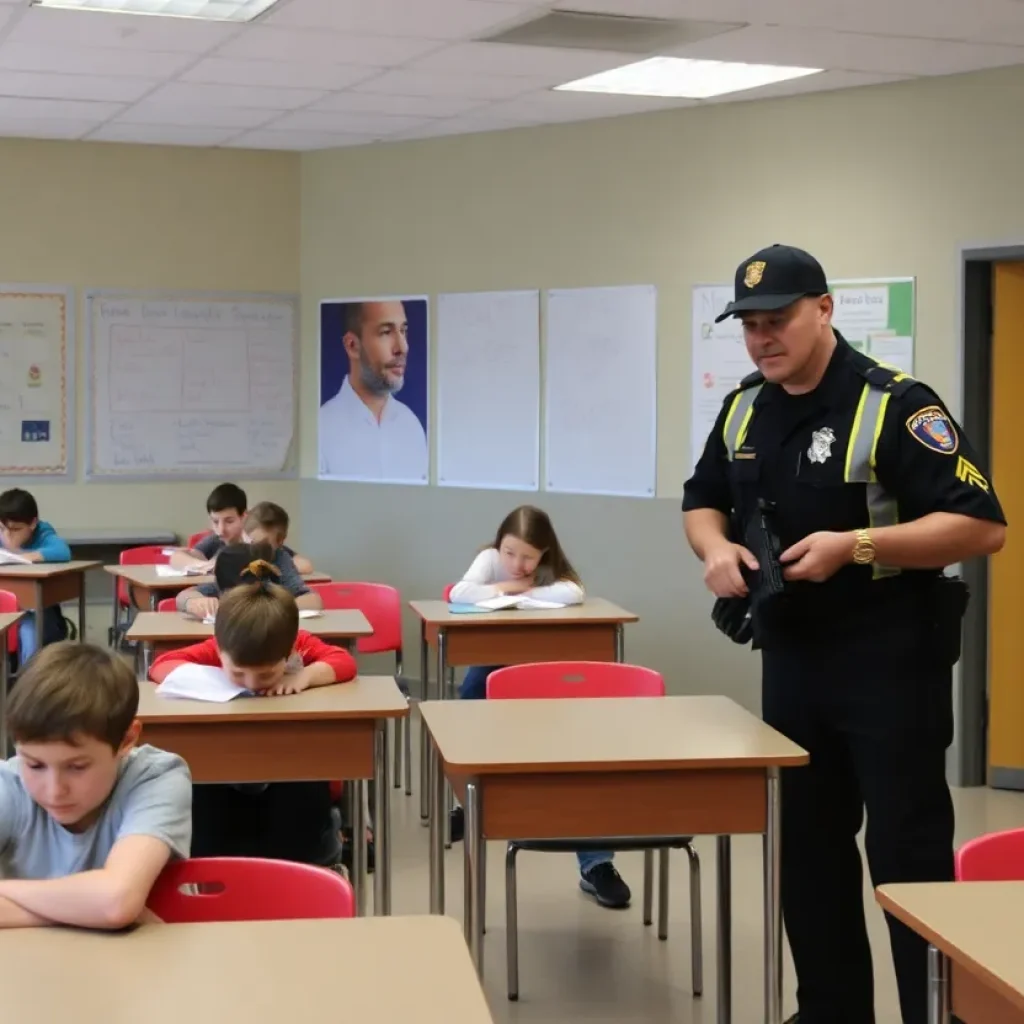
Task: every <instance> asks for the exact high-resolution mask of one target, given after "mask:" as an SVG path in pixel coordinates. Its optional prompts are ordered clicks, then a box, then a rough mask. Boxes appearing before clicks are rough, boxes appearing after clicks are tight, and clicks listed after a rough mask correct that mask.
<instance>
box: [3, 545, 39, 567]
mask: <svg viewBox="0 0 1024 1024" xmlns="http://www.w3.org/2000/svg"><path fill="white" fill-rule="evenodd" d="M31 564H32V561H31V559H28V558H26V557H25V556H24V555H16V554H15V553H14V552H13V551H7V550H5V549H4V548H0V565H31Z"/></svg>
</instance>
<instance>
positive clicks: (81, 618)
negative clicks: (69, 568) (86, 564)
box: [78, 573, 85, 644]
mask: <svg viewBox="0 0 1024 1024" xmlns="http://www.w3.org/2000/svg"><path fill="white" fill-rule="evenodd" d="M78 642H79V643H80V644H84V643H85V573H79V574H78Z"/></svg>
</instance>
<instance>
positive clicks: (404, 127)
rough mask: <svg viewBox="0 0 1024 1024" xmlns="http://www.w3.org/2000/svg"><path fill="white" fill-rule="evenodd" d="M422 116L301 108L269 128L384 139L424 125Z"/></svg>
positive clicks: (279, 119)
mask: <svg viewBox="0 0 1024 1024" xmlns="http://www.w3.org/2000/svg"><path fill="white" fill-rule="evenodd" d="M422 123H423V118H421V117H391V116H389V115H387V114H347V113H344V112H339V113H332V112H328V111H325V110H297V111H295V113H293V114H285V115H283V116H282V117H280V118H278V119H277V120H276V121H274V122H273V124H269V125H267V127H268V128H272V129H275V130H276V129H282V130H286V131H302V132H332V133H336V134H339V135H365V136H369V137H370V138H374V139H376V138H383V137H385V136H388V135H394V134H396V133H397V132H404V131H408V130H409V129H410V128H414V127H415V126H416V125H419V124H422Z"/></svg>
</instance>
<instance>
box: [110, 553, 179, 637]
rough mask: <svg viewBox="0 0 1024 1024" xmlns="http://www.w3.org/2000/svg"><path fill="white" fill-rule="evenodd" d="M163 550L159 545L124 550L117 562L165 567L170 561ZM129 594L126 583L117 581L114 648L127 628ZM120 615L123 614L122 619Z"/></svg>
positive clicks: (169, 557) (129, 605) (130, 602)
mask: <svg viewBox="0 0 1024 1024" xmlns="http://www.w3.org/2000/svg"><path fill="white" fill-rule="evenodd" d="M164 550H165V549H164V548H163V547H162V546H160V545H155V544H148V545H145V546H143V547H139V548H125V550H124V551H122V552H121V555H120V557H119V559H118V562H119V563H120V564H121V565H167V564H168V562H170V560H171V556H170V555H165V554H164ZM131 606H132V600H131V592H130V590H129V587H128V581H127V580H125V579H120V578H119V579H118V581H117V616H116V618H115V621H114V635H113V638H112V639H113V642H114V647H115V648H117V647H118V646H119V645H120V640H121V636H122V634H123V633H124V631H125V630H126V629H127V628H128V622H129V620H130V618H131ZM122 613H124V615H123V618H122Z"/></svg>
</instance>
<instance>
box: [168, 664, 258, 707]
mask: <svg viewBox="0 0 1024 1024" xmlns="http://www.w3.org/2000/svg"><path fill="white" fill-rule="evenodd" d="M156 692H157V693H158V694H159V695H160V696H161V697H177V698H179V699H182V700H205V701H209V702H211V703H213V704H226V703H227V702H228V701H229V700H234V699H235V697H238V696H240V695H241V694H243V693H247V692H248V691H247V690H246V689H245V687H244V686H236V685H235V684H234V683H233V682H231V680H230V679H228V677H227V676H226V675H225V674H224V670H223V669H220V668H214V667H213V666H211V665H179V666H178V667H177V668H176V669H174V671H173V672H171V673H169V674H168V676H167V678H166V679H165V680H164V681H163V682H162V683H161V684H160V685H159V686H158V687H157V688H156Z"/></svg>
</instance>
